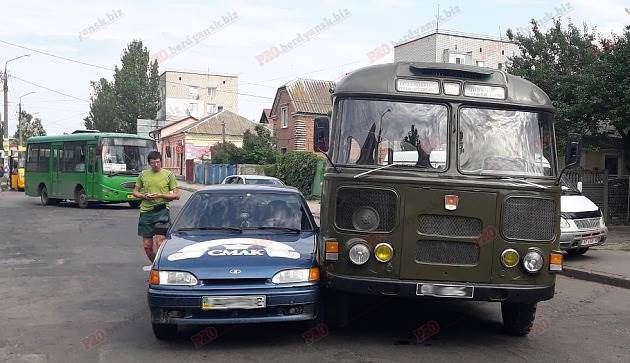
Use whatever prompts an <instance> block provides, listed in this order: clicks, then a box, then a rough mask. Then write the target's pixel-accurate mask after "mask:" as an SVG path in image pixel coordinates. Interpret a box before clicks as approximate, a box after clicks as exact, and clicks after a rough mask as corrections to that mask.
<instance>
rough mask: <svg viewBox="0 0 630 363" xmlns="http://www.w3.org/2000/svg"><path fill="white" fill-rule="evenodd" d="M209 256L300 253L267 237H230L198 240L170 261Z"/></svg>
mask: <svg viewBox="0 0 630 363" xmlns="http://www.w3.org/2000/svg"><path fill="white" fill-rule="evenodd" d="M204 254H207V255H209V256H264V255H265V254H266V255H267V256H269V257H279V258H290V259H293V260H296V259H298V258H300V253H299V252H297V251H296V250H295V249H294V248H293V247H291V246H289V245H287V244H284V243H280V242H276V241H271V240H266V239H257V238H230V239H218V240H212V241H204V242H198V243H194V244H191V245H188V246H186V247H183V248H181V249H180V250H179V251H177V252H175V253H173V254H171V255H169V256H168V260H169V261H178V260H185V259H189V258H200V257H201V256H203V255H204Z"/></svg>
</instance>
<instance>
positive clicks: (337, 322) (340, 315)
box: [320, 289, 350, 329]
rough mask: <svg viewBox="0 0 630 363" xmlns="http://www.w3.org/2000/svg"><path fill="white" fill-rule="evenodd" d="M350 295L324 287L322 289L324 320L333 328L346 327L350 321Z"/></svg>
mask: <svg viewBox="0 0 630 363" xmlns="http://www.w3.org/2000/svg"><path fill="white" fill-rule="evenodd" d="M349 305H350V295H348V294H347V293H345V292H338V291H333V290H330V289H324V290H323V291H322V304H321V306H322V310H323V311H321V312H320V313H321V314H323V320H324V322H325V323H326V324H328V325H329V326H330V327H331V328H337V329H339V328H345V327H346V326H348V322H349Z"/></svg>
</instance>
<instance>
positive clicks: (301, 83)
mask: <svg viewBox="0 0 630 363" xmlns="http://www.w3.org/2000/svg"><path fill="white" fill-rule="evenodd" d="M334 84H335V83H334V82H332V81H323V80H317V79H303V78H298V79H295V80H293V81H291V82H289V83H287V84H286V85H284V86H282V87H280V89H281V88H283V87H285V88H286V89H287V92H288V93H289V97H291V100H292V101H293V106H294V108H295V112H297V113H307V114H319V115H325V114H327V113H328V112H330V111H331V110H332V101H331V97H330V88H331V87H333V86H334ZM280 89H278V90H280ZM277 98H278V97H277V94H276V100H277ZM276 100H274V103H275V101H276Z"/></svg>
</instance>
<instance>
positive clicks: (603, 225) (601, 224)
mask: <svg viewBox="0 0 630 363" xmlns="http://www.w3.org/2000/svg"><path fill="white" fill-rule="evenodd" d="M599 226H600V227H602V228H603V227H606V223H604V217H599Z"/></svg>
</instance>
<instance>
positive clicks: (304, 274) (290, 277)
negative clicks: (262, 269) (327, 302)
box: [271, 267, 319, 284]
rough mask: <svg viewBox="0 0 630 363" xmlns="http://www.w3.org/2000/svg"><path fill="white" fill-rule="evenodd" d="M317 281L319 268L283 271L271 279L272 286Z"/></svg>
mask: <svg viewBox="0 0 630 363" xmlns="http://www.w3.org/2000/svg"><path fill="white" fill-rule="evenodd" d="M318 280H319V268H317V267H311V268H310V269H309V268H297V269H292V270H283V271H280V272H278V273H276V274H275V275H273V277H272V278H271V282H273V283H274V284H292V283H297V282H310V281H318Z"/></svg>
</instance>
